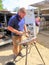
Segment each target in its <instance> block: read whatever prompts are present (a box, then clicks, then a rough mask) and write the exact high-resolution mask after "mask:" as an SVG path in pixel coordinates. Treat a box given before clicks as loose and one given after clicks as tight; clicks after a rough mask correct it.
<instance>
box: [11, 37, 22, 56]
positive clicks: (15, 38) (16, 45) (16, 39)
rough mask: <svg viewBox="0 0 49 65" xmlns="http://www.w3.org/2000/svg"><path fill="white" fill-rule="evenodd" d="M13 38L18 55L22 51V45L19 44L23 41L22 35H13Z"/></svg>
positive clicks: (15, 51)
mask: <svg viewBox="0 0 49 65" xmlns="http://www.w3.org/2000/svg"><path fill="white" fill-rule="evenodd" d="M12 40H13V53H14V54H15V55H16V56H17V55H18V54H19V52H20V51H21V45H19V44H18V43H20V41H21V37H20V36H12Z"/></svg>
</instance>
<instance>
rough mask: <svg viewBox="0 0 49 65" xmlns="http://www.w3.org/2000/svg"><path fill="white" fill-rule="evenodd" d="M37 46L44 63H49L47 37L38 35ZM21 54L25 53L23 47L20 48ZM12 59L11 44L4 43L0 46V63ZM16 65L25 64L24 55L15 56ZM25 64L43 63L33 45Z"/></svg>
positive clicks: (40, 64) (2, 64) (48, 38)
mask: <svg viewBox="0 0 49 65" xmlns="http://www.w3.org/2000/svg"><path fill="white" fill-rule="evenodd" d="M36 45H37V47H38V49H39V51H40V53H41V55H42V57H43V59H44V62H45V65H49V37H46V36H44V35H43V34H39V35H38V39H37V44H36ZM22 54H25V49H22ZM12 60H13V52H12V45H10V44H9V45H5V46H2V47H0V65H5V63H6V62H9V61H12ZM16 60H18V62H16V63H15V64H16V65H22V64H23V65H25V57H23V58H21V57H19V56H18V57H17V59H16ZM27 61H28V62H27V65H43V62H42V60H41V58H40V56H39V54H38V52H37V50H36V48H35V46H34V45H32V47H31V51H30V54H28V59H27Z"/></svg>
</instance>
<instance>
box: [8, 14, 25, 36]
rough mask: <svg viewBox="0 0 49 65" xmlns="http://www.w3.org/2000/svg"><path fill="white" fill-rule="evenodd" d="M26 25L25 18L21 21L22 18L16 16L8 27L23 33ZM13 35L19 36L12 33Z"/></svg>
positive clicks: (11, 19)
mask: <svg viewBox="0 0 49 65" xmlns="http://www.w3.org/2000/svg"><path fill="white" fill-rule="evenodd" d="M24 24H25V19H24V18H23V19H20V16H19V15H18V14H16V15H14V16H12V17H11V18H10V20H9V23H8V26H11V27H13V28H14V29H16V30H18V31H23V30H24ZM12 35H17V34H15V33H12Z"/></svg>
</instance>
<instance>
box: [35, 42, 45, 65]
mask: <svg viewBox="0 0 49 65" xmlns="http://www.w3.org/2000/svg"><path fill="white" fill-rule="evenodd" d="M34 45H35V48H36V50H37V52H38V54H39V56H40V58H41V60H42V61H43V63H44V65H45V62H44V59H43V58H42V56H41V54H40V52H39V50H38V48H37V46H36V42H34Z"/></svg>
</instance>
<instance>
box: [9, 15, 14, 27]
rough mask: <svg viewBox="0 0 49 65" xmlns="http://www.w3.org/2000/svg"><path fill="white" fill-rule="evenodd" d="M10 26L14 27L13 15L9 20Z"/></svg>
mask: <svg viewBox="0 0 49 65" xmlns="http://www.w3.org/2000/svg"><path fill="white" fill-rule="evenodd" d="M8 26H11V27H14V17H13V16H12V17H11V18H10V20H9V22H8Z"/></svg>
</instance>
